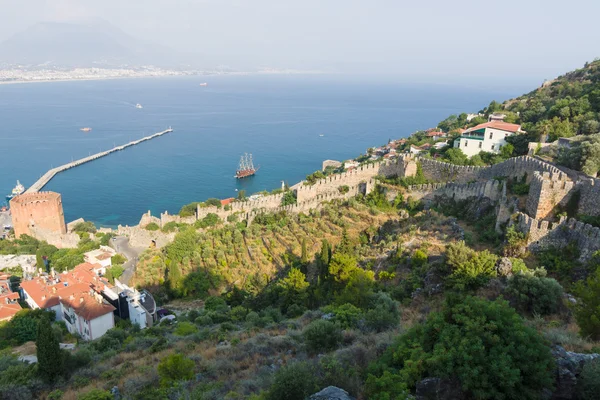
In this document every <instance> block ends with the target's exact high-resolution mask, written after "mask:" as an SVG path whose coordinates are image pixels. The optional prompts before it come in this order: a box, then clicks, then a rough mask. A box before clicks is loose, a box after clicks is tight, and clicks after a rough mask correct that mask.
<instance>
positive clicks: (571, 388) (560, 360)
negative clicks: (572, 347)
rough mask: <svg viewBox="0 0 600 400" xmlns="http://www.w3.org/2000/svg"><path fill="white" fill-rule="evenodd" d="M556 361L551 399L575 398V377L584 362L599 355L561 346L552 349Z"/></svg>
mask: <svg viewBox="0 0 600 400" xmlns="http://www.w3.org/2000/svg"><path fill="white" fill-rule="evenodd" d="M552 355H553V356H554V359H555V361H556V371H555V376H554V387H555V389H554V392H553V393H552V396H551V399H552V400H568V399H574V398H576V391H577V390H576V389H577V378H578V377H579V374H580V373H581V370H582V369H583V366H584V365H585V363H587V362H589V361H591V360H594V359H596V358H599V357H600V354H581V353H573V352H572V351H566V350H565V349H564V348H562V347H561V346H555V347H554V348H553V349H552Z"/></svg>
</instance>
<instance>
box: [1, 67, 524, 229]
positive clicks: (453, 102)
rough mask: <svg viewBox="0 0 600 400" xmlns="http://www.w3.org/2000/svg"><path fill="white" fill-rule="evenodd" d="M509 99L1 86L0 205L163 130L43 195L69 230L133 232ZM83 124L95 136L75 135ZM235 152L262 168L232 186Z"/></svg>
mask: <svg viewBox="0 0 600 400" xmlns="http://www.w3.org/2000/svg"><path fill="white" fill-rule="evenodd" d="M204 81H206V82H208V86H207V87H200V86H199V83H200V82H204ZM517 93H518V91H517ZM517 93H513V92H510V91H508V90H495V91H490V90H476V89H472V88H464V87H455V86H453V87H450V86H423V85H408V84H383V83H373V82H366V81H361V80H351V79H348V78H345V79H343V78H339V77H331V76H220V77H204V78H202V77H197V78H196V77H195V78H164V79H142V80H113V81H90V82H56V83H40V84H23V85H0V121H1V125H0V194H2V198H1V199H2V200H3V198H4V196H3V195H4V193H8V192H9V191H10V190H11V189H12V187H13V186H14V185H15V181H16V180H17V179H19V180H21V182H22V183H23V184H24V185H25V186H29V185H31V184H32V183H33V182H35V180H36V179H37V178H39V177H40V175H42V174H43V173H44V172H45V171H46V170H48V169H49V168H51V167H53V166H57V165H60V164H63V163H65V162H68V161H71V160H72V159H77V158H80V157H83V156H87V155H88V154H90V153H95V152H98V151H101V150H106V149H108V148H111V147H113V146H114V145H119V144H123V143H126V142H128V141H130V140H132V139H136V138H140V137H143V136H146V135H148V134H151V133H154V132H158V131H161V130H163V129H165V128H167V127H169V126H172V127H173V129H174V130H175V131H174V132H173V133H171V134H168V135H165V136H163V137H160V138H157V139H154V140H152V141H150V142H145V143H143V144H141V145H138V146H134V147H132V148H128V149H127V150H126V151H122V152H117V153H114V154H112V155H110V156H108V157H105V158H102V159H100V160H97V161H94V162H92V163H89V164H85V165H83V166H80V167H77V168H74V169H71V170H69V171H67V172H64V173H62V174H59V175H58V176H57V177H56V178H54V180H52V181H51V182H50V184H49V185H48V186H46V188H45V190H52V191H57V192H60V193H61V194H62V197H63V203H64V210H65V217H66V219H67V221H71V220H73V219H76V218H79V217H83V218H85V219H86V220H89V221H93V222H95V223H96V224H98V225H102V226H116V225H117V224H119V223H120V224H130V225H131V224H136V223H137V222H138V221H139V218H140V216H141V214H142V213H143V212H145V211H147V210H151V211H152V213H153V214H155V215H158V213H159V212H162V211H165V210H168V211H169V212H171V213H176V212H177V211H178V210H179V208H180V207H181V206H182V205H183V204H186V203H189V202H192V201H202V200H205V199H207V198H209V197H218V198H226V197H232V196H235V195H236V189H238V190H241V189H244V190H246V192H247V193H249V194H250V193H253V192H257V191H260V190H265V189H266V190H271V189H274V188H277V187H280V185H281V183H280V182H281V181H282V180H285V181H287V182H289V183H290V184H293V183H295V182H297V181H299V180H301V179H302V178H303V177H304V176H305V175H306V174H307V173H310V172H312V171H314V170H317V169H320V167H321V162H322V161H323V160H324V159H338V160H342V159H347V158H350V157H354V156H356V155H358V154H360V153H361V152H364V151H365V149H366V148H367V147H369V146H372V145H378V144H384V143H386V142H387V141H388V139H390V138H399V137H405V136H407V135H409V134H410V133H411V132H413V131H415V130H417V129H423V128H428V127H432V126H435V124H436V123H437V122H438V121H440V120H441V119H443V118H445V117H446V116H448V115H449V114H453V113H459V112H463V111H476V110H479V109H481V108H482V107H483V106H484V105H486V104H488V103H489V101H490V100H491V99H499V100H501V99H506V98H509V97H511V96H513V95H516V94H517ZM136 103H140V104H142V105H143V107H144V108H143V109H136V108H135V104H136ZM87 126H89V127H92V129H93V130H92V132H89V133H83V132H81V131H80V130H79V129H80V128H82V127H87ZM320 135H323V136H320ZM244 152H249V153H252V154H253V155H254V159H255V163H256V164H260V171H259V172H258V173H257V174H256V176H254V177H251V178H248V179H245V180H241V181H239V180H236V179H234V178H233V175H234V173H235V169H236V167H237V163H238V161H239V157H240V155H241V154H242V153H244Z"/></svg>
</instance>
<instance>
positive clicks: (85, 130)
mask: <svg viewBox="0 0 600 400" xmlns="http://www.w3.org/2000/svg"><path fill="white" fill-rule="evenodd" d="M80 131H81V132H91V131H92V128H90V127H85V128H81V129H80Z"/></svg>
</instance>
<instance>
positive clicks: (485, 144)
mask: <svg viewBox="0 0 600 400" xmlns="http://www.w3.org/2000/svg"><path fill="white" fill-rule="evenodd" d="M517 133H524V131H522V130H521V125H518V124H511V123H508V122H504V121H490V122H486V123H483V124H479V125H477V126H474V127H472V128H469V129H467V130H465V131H463V132H462V133H461V135H460V138H459V139H457V140H455V141H454V147H456V148H459V149H461V150H462V151H463V153H465V154H466V155H467V156H469V157H472V156H474V155H475V154H479V153H480V152H482V151H486V152H489V153H500V150H501V149H502V147H503V146H504V145H505V144H506V138H507V137H509V136H512V135H515V134H517Z"/></svg>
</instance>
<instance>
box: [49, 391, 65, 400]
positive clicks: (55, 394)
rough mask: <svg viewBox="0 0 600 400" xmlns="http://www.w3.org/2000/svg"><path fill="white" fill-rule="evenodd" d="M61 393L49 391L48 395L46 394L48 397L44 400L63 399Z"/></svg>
mask: <svg viewBox="0 0 600 400" xmlns="http://www.w3.org/2000/svg"><path fill="white" fill-rule="evenodd" d="M63 394H64V393H63V391H62V390H60V389H55V390H53V391H51V392H50V393H48V396H47V397H46V399H48V400H60V399H62V397H63Z"/></svg>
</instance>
